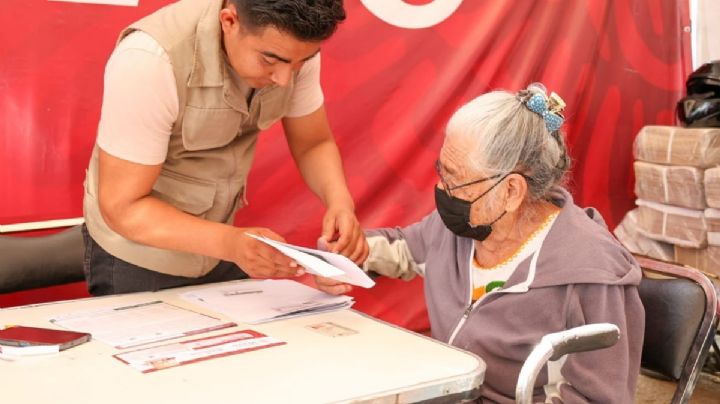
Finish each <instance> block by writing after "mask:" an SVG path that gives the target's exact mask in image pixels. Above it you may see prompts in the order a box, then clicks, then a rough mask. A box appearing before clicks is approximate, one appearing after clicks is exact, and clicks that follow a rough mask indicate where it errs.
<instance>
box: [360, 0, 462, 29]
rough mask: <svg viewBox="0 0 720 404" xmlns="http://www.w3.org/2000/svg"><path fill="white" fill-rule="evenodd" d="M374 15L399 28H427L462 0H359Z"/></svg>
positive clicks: (455, 8) (437, 21)
mask: <svg viewBox="0 0 720 404" xmlns="http://www.w3.org/2000/svg"><path fill="white" fill-rule="evenodd" d="M360 2H361V3H362V4H363V5H364V6H365V7H366V8H367V9H368V10H370V12H371V13H373V14H375V16H376V17H378V18H379V19H381V20H383V21H385V22H386V23H388V24H391V25H395V26H397V27H400V28H428V27H432V26H433V25H436V24H439V23H441V22H443V21H445V19H446V18H448V17H450V15H452V13H454V12H455V10H457V8H458V7H459V6H460V3H462V2H463V0H433V1H431V2H430V3H427V4H408V3H406V2H405V1H403V0H360Z"/></svg>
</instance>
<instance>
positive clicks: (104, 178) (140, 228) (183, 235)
mask: <svg viewBox="0 0 720 404" xmlns="http://www.w3.org/2000/svg"><path fill="white" fill-rule="evenodd" d="M99 163H100V166H99V178H98V199H99V204H100V212H101V213H102V215H103V218H104V219H105V222H106V223H107V224H108V226H110V228H111V229H113V230H114V231H116V232H117V233H118V234H120V235H122V236H123V237H125V238H127V239H130V240H132V241H135V242H138V243H141V244H146V245H150V246H153V247H158V248H164V249H170V250H178V251H185V252H190V253H195V254H202V255H207V256H211V257H215V258H219V259H222V260H226V261H232V262H235V263H237V264H238V266H240V268H242V269H243V270H244V271H246V272H247V273H248V274H250V275H251V276H254V277H283V276H293V275H296V273H297V271H298V268H297V266H296V264H294V263H293V262H292V261H291V260H290V259H289V258H288V257H286V256H285V255H282V254H280V253H279V252H277V251H276V250H275V249H274V248H272V247H270V246H268V245H266V244H264V243H262V242H260V241H257V240H255V239H253V238H251V237H248V236H246V235H245V234H244V233H245V232H246V231H247V232H250V233H254V234H260V235H264V236H266V237H269V238H272V239H276V240H280V241H283V240H282V237H280V236H278V235H277V234H275V233H273V232H272V231H270V230H268V229H263V228H236V227H233V226H229V225H226V224H222V223H215V222H211V221H207V220H203V219H200V218H197V217H195V216H192V215H189V214H187V213H185V212H182V211H181V210H179V209H177V208H175V207H174V206H172V205H170V204H168V203H166V202H164V201H162V200H160V199H158V198H155V197H153V196H152V195H151V194H150V193H151V191H152V187H153V184H155V181H156V180H157V178H158V176H159V175H160V170H161V168H162V165H143V164H138V163H132V162H130V161H127V160H123V159H120V158H117V157H114V156H112V155H110V154H108V153H106V152H104V151H103V150H102V149H100V162H99Z"/></svg>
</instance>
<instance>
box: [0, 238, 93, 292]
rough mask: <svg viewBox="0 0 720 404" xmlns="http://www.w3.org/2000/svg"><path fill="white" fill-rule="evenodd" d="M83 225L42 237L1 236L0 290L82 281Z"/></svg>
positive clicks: (17, 289)
mask: <svg viewBox="0 0 720 404" xmlns="http://www.w3.org/2000/svg"><path fill="white" fill-rule="evenodd" d="M83 251H84V249H83V239H82V233H81V232H80V226H75V227H71V228H69V229H67V230H64V231H62V232H59V233H55V234H51V235H48V236H39V237H13V236H0V293H8V292H15V291H19V290H25V289H33V288H40V287H45V286H52V285H60V284H64V283H69V282H75V281H81V280H83V279H84V275H83V254H84V253H83Z"/></svg>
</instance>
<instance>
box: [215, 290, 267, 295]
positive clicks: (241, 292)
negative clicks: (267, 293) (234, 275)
mask: <svg viewBox="0 0 720 404" xmlns="http://www.w3.org/2000/svg"><path fill="white" fill-rule="evenodd" d="M256 293H262V290H233V291H229V292H225V293H223V296H239V295H253V294H256Z"/></svg>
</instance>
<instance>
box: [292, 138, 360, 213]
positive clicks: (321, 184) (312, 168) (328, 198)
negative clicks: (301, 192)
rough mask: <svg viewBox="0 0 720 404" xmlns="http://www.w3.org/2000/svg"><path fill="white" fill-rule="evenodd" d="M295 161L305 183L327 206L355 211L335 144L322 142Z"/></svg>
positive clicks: (298, 156)
mask: <svg viewBox="0 0 720 404" xmlns="http://www.w3.org/2000/svg"><path fill="white" fill-rule="evenodd" d="M295 161H296V162H297V165H298V169H299V170H300V173H301V174H302V176H303V179H304V180H305V183H306V184H307V185H308V187H310V189H311V190H312V191H313V192H314V193H315V194H316V195H317V196H318V197H319V198H320V199H321V200H322V201H323V203H324V204H325V206H346V207H348V208H349V209H351V210H354V209H355V205H354V203H353V200H352V196H351V195H350V191H349V190H348V187H347V183H346V181H345V174H344V171H343V167H342V161H341V159H340V152H339V150H338V148H337V145H335V142H333V141H332V140H328V141H325V142H321V143H319V144H317V145H315V146H313V147H311V148H309V149H308V150H306V151H304V152H303V153H302V154H300V155H297V156H295Z"/></svg>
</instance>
